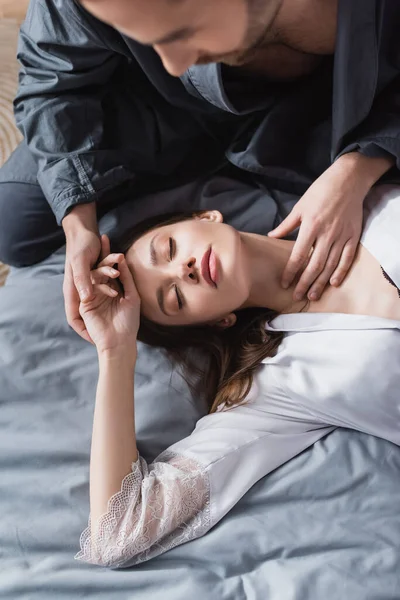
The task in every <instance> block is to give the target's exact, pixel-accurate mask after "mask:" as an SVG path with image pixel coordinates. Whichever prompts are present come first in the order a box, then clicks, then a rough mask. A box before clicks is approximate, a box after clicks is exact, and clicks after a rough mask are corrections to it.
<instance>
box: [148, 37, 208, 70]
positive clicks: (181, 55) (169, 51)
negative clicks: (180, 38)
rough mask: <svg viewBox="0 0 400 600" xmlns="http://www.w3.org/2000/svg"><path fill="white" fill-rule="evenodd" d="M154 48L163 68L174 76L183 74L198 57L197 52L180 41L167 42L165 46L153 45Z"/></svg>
mask: <svg viewBox="0 0 400 600" xmlns="http://www.w3.org/2000/svg"><path fill="white" fill-rule="evenodd" d="M154 50H155V51H156V52H157V54H158V55H159V57H160V58H161V60H162V63H163V65H164V68H165V70H166V71H168V73H169V74H170V75H173V76H174V77H180V76H181V75H183V73H184V72H185V71H186V70H187V69H188V68H189V67H191V66H192V65H194V64H195V63H196V61H197V59H198V53H197V52H196V51H194V50H191V49H190V48H189V47H188V46H187V45H186V44H184V43H182V42H176V43H174V44H168V46H167V47H165V46H154Z"/></svg>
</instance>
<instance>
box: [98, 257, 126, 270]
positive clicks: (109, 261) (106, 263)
mask: <svg viewBox="0 0 400 600" xmlns="http://www.w3.org/2000/svg"><path fill="white" fill-rule="evenodd" d="M124 258H125V256H124V255H123V254H121V253H114V254H109V255H108V256H106V257H105V258H103V260H102V261H101V262H100V263H99V264H98V265H97V268H99V267H111V266H112V265H115V264H116V263H117V264H118V265H119V263H120V262H121V261H122V260H123V259H124Z"/></svg>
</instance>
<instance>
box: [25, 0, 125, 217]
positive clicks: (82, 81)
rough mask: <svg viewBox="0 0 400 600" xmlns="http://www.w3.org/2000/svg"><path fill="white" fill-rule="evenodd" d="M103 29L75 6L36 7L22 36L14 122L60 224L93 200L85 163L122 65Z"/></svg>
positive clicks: (36, 3) (63, 2)
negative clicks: (106, 88)
mask: <svg viewBox="0 0 400 600" xmlns="http://www.w3.org/2000/svg"><path fill="white" fill-rule="evenodd" d="M96 24H97V25H96ZM105 27H106V26H105ZM101 28H102V24H100V22H98V21H97V20H96V19H94V18H93V19H92V18H91V17H90V16H88V15H87V13H86V12H85V11H84V10H83V9H82V8H81V7H80V6H78V4H77V3H75V2H74V1H73V0H31V2H30V5H29V9H28V13H27V16H26V20H25V22H24V23H23V25H22V27H21V31H20V38H19V46H18V59H19V61H20V64H21V69H20V75H19V89H18V93H17V97H16V99H15V103H14V107H15V117H16V122H17V125H18V127H19V129H20V131H21V132H22V134H23V136H24V137H25V139H26V141H27V144H28V146H29V149H30V151H31V152H32V155H33V156H34V158H35V160H36V162H37V165H38V181H39V184H40V186H41V187H42V190H43V192H44V195H45V196H46V199H47V201H48V202H49V204H50V206H51V208H52V210H53V212H54V214H55V216H56V219H57V222H58V224H61V221H62V219H63V218H64V216H65V215H66V214H67V212H68V211H69V209H70V208H71V207H72V206H74V205H76V204H79V203H86V202H91V201H93V200H95V199H96V190H95V189H94V187H93V184H92V182H91V180H90V178H89V174H88V172H89V171H90V170H89V169H88V168H87V166H86V164H85V157H90V156H91V155H93V153H95V152H96V151H97V149H98V148H99V144H100V142H101V137H102V128H103V125H102V123H103V112H102V105H101V100H102V93H104V92H103V90H104V84H105V83H106V82H107V81H109V79H110V77H111V76H112V74H113V73H114V71H115V69H116V68H117V66H118V65H119V63H120V60H121V55H119V54H118V53H117V52H115V51H114V50H113V49H111V48H110V47H108V46H107V44H106V43H105V42H104V41H103V39H102V35H101Z"/></svg>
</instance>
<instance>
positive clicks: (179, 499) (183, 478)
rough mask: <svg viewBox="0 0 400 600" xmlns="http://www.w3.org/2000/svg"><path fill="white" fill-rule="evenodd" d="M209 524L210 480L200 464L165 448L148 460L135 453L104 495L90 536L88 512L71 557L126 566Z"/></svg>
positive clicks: (201, 531)
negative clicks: (115, 488)
mask: <svg viewBox="0 0 400 600" xmlns="http://www.w3.org/2000/svg"><path fill="white" fill-rule="evenodd" d="M210 528H211V517H210V483H209V477H208V474H207V472H206V470H205V468H204V466H203V465H201V464H200V463H198V462H197V461H196V460H195V459H193V458H192V457H189V456H185V455H182V454H176V453H174V452H171V451H169V450H166V451H164V452H163V453H161V454H160V455H159V456H158V457H157V458H156V460H155V461H154V462H152V463H151V464H150V465H148V464H147V463H146V461H145V460H144V459H143V458H142V457H141V456H140V455H138V458H137V460H136V462H134V463H132V471H131V472H130V473H128V475H126V476H125V477H124V479H123V481H122V484H121V489H120V491H119V492H117V493H116V494H114V495H113V496H112V497H111V498H110V499H109V501H108V506H107V512H106V513H105V514H104V515H103V516H102V517H101V518H100V520H99V524H98V528H97V532H96V536H95V537H93V536H92V534H91V516H90V515H89V520H88V526H87V528H86V529H85V530H84V531H83V532H82V534H81V537H80V547H81V550H80V551H79V552H78V553H77V554H76V555H75V559H77V560H82V561H85V562H88V563H92V564H96V565H101V566H107V567H121V566H126V567H128V566H132V565H135V564H139V563H141V562H144V561H146V560H149V559H151V558H153V557H155V556H157V555H159V554H162V553H163V552H167V550H170V549H171V548H174V547H175V546H178V545H179V544H184V543H185V542H188V541H190V540H192V539H195V538H197V537H200V536H202V535H204V534H205V533H206V532H207V531H208V530H209V529H210ZM127 563H129V564H127Z"/></svg>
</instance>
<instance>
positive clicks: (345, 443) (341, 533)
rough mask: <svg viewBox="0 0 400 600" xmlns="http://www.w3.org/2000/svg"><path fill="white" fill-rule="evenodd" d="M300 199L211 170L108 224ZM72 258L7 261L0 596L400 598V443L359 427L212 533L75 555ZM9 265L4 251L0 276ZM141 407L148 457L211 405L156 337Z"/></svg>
mask: <svg viewBox="0 0 400 600" xmlns="http://www.w3.org/2000/svg"><path fill="white" fill-rule="evenodd" d="M23 4H25V2H24V3H23ZM1 6H3V7H4V6H6V7H7V10H11V8H13V10H15V9H17V8H18V6H22V5H21V4H18V3H15V2H14V3H11V2H6V3H4V2H2V4H1V5H0V7H1ZM22 12H23V11H22ZM7 14H8V13H7ZM16 34H17V24H16V23H15V22H11V21H7V22H6V21H0V43H2V45H1V50H0V73H1V81H0V92H1V93H0V163H1V162H2V161H4V160H5V158H6V157H7V156H8V155H9V153H10V152H11V150H12V149H13V147H15V145H16V143H17V142H18V140H19V139H20V138H19V136H18V133H17V132H16V130H15V128H14V127H13V125H12V116H11V115H12V113H11V99H12V97H13V95H14V90H15V80H16V63H15V60H14V53H15V51H14V45H15V40H16ZM292 204H293V198H291V197H290V195H285V194H282V195H281V196H279V197H277V196H274V195H273V194H272V195H271V194H268V190H263V189H260V188H253V187H251V186H249V185H247V184H245V183H238V182H236V181H232V180H231V179H230V178H228V177H215V178H214V179H213V180H211V181H205V182H197V183H196V184H193V185H188V186H184V187H182V188H180V189H179V190H176V191H174V192H173V193H172V192H165V193H164V194H158V195H153V196H149V197H146V198H142V199H141V200H140V201H136V202H135V203H132V202H128V203H127V204H125V205H124V206H122V207H120V208H118V209H116V210H114V211H112V212H110V213H108V214H107V215H105V217H103V219H102V220H101V223H100V226H101V227H100V228H101V231H102V232H105V233H108V234H109V235H110V236H111V238H112V239H113V238H114V237H117V236H118V235H119V234H120V233H122V232H123V230H124V228H129V227H131V226H132V225H133V223H134V222H135V221H136V220H138V219H140V218H144V217H146V216H148V215H150V214H155V213H156V212H159V206H161V205H162V206H163V207H164V209H165V210H176V209H182V208H189V206H190V207H193V206H196V207H198V208H220V209H221V210H222V212H223V213H224V214H225V216H226V218H227V220H228V221H229V222H231V223H232V224H234V225H235V226H237V227H239V228H241V229H244V230H247V231H254V232H258V233H263V232H266V231H268V230H269V229H270V228H272V226H273V225H275V224H277V223H278V222H279V221H280V220H281V219H282V218H283V217H284V216H285V215H286V214H287V213H288V211H289V210H290V207H291V205H292ZM64 259H65V248H60V250H58V251H57V252H56V253H55V254H53V255H52V256H51V257H49V258H48V259H46V260H45V261H43V262H42V263H40V264H38V265H35V266H34V267H30V268H24V269H11V273H10V275H9V276H8V279H7V282H6V285H5V286H4V287H0V598H2V599H3V600H75V599H78V598H86V599H89V600H101V599H102V598H104V599H106V600H159V599H160V600H161V599H162V600H181V599H182V600H183V599H184V600H187V599H188V598H189V599H190V600H197V599H199V600H200V599H201V600H222V599H223V600H321V599H323V600H336V599H338V598H340V599H341V600H342V599H351V600H399V599H400V511H399V507H400V449H399V448H398V447H396V446H394V445H392V444H390V443H389V442H385V441H383V440H380V439H377V438H374V437H372V436H367V435H365V434H360V433H357V432H354V431H350V430H336V431H334V432H333V433H331V434H330V435H329V436H327V437H326V438H324V439H322V440H321V441H319V442H318V443H317V444H315V446H314V447H313V448H311V449H309V450H307V451H305V452H303V453H302V454H301V455H299V456H298V457H296V458H295V459H293V460H292V461H290V462H289V463H287V464H286V465H283V466H282V467H280V468H279V469H277V470H276V471H275V472H273V473H272V474H271V475H269V476H267V477H265V478H264V479H262V480H260V481H259V482H258V483H257V484H256V485H255V486H253V488H252V489H251V490H250V491H249V492H248V493H247V494H246V495H245V496H244V497H243V498H242V500H241V501H240V502H239V503H238V504H237V505H236V507H235V508H234V509H233V510H232V511H231V512H230V513H229V514H228V515H227V516H226V517H225V518H224V519H223V520H222V521H221V522H220V523H219V524H218V525H217V526H216V527H215V528H213V529H212V530H211V531H210V532H209V533H208V534H207V535H206V536H204V537H203V538H200V539H197V540H194V541H193V542H190V543H187V544H185V545H183V546H180V547H177V548H175V549H173V550H171V551H170V552H168V553H166V554H164V555H163V556H160V557H158V558H156V559H154V560H152V561H150V562H148V563H143V564H141V565H139V566H137V567H133V568H130V569H124V570H110V569H102V568H100V567H93V566H90V565H86V564H83V563H80V562H78V561H76V560H74V555H75V553H76V552H77V551H78V550H79V536H80V534H81V532H82V531H83V529H84V528H85V527H86V525H87V518H88V514H89V457H90V442H91V432H92V422H93V409H94V400H95V389H96V383H97V359H96V351H95V349H94V348H93V347H92V346H91V345H90V344H88V343H86V342H84V341H83V340H82V339H81V338H79V336H77V335H76V334H75V332H73V331H72V330H71V329H70V328H69V326H68V324H67V322H66V319H65V313H64V304H63V296H62V281H63V267H64ZM6 273H7V269H6V267H5V266H1V265H0V285H1V284H2V282H3V281H4V279H5V275H6ZM135 411H136V433H137V443H138V448H139V450H140V452H141V454H142V456H144V458H146V459H147V460H148V461H151V460H152V459H153V458H155V457H156V456H157V455H158V454H159V453H160V452H161V451H162V450H163V449H165V448H166V447H168V446H169V445H171V444H172V443H174V442H175V441H177V440H179V439H180V438H182V437H184V436H186V435H189V434H190V432H191V431H192V429H193V428H194V425H195V423H196V420H197V419H198V418H199V417H200V416H202V415H204V414H205V411H206V408H205V406H204V405H203V404H202V403H201V402H199V401H198V400H196V399H195V398H193V397H192V396H191V395H190V393H189V390H188V389H187V386H186V384H185V383H184V381H183V380H182V378H181V377H180V376H179V374H178V373H176V371H174V370H173V369H172V367H171V364H170V363H169V361H168V360H167V359H166V357H165V356H164V355H163V354H162V352H160V351H158V350H155V349H149V348H146V347H145V346H141V347H140V351H139V360H138V366H137V375H136V390H135Z"/></svg>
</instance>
